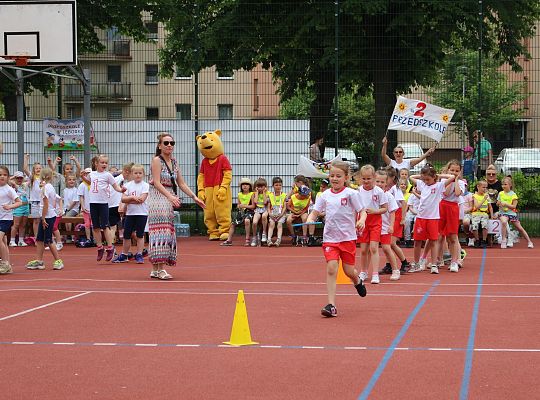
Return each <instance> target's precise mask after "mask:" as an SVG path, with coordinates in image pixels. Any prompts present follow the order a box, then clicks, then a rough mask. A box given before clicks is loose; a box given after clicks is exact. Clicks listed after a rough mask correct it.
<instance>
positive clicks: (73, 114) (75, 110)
mask: <svg viewBox="0 0 540 400" xmlns="http://www.w3.org/2000/svg"><path fill="white" fill-rule="evenodd" d="M80 117H81V108H80V107H68V108H67V119H75V118H80ZM121 117H122V109H120V118H119V119H121ZM109 119H110V118H109Z"/></svg>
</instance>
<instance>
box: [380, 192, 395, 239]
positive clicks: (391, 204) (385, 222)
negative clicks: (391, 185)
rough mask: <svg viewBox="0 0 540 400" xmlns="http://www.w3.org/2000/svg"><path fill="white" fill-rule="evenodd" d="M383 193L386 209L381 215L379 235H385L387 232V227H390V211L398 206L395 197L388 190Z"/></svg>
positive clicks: (393, 210)
mask: <svg viewBox="0 0 540 400" xmlns="http://www.w3.org/2000/svg"><path fill="white" fill-rule="evenodd" d="M385 195H386V198H387V203H388V211H386V212H385V213H384V214H383V215H382V228H381V235H386V234H387V233H388V228H389V227H390V216H391V213H393V212H395V211H396V210H397V209H398V208H399V206H398V203H397V201H396V199H394V196H392V195H391V194H390V193H389V192H386V193H385Z"/></svg>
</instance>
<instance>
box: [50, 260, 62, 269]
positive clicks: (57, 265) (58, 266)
mask: <svg viewBox="0 0 540 400" xmlns="http://www.w3.org/2000/svg"><path fill="white" fill-rule="evenodd" d="M63 268H64V262H63V261H62V260H60V259H58V260H56V261H55V262H54V264H53V269H63Z"/></svg>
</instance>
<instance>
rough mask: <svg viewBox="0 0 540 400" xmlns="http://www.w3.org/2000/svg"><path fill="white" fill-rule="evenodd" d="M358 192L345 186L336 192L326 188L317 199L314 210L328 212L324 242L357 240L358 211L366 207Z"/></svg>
mask: <svg viewBox="0 0 540 400" xmlns="http://www.w3.org/2000/svg"><path fill="white" fill-rule="evenodd" d="M364 208H365V207H364V205H363V204H362V201H361V199H360V197H359V196H358V193H356V191H355V190H354V189H351V188H348V187H345V188H343V189H342V190H341V191H339V192H337V193H334V192H333V190H332V189H328V190H325V191H324V193H323V194H321V195H320V196H318V197H317V199H316V200H315V206H314V207H313V209H314V210H316V211H318V212H320V213H326V217H325V222H324V231H323V242H327V243H341V242H346V241H349V240H356V213H357V212H360V211H362V210H363V209H364Z"/></svg>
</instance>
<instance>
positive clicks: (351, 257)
mask: <svg viewBox="0 0 540 400" xmlns="http://www.w3.org/2000/svg"><path fill="white" fill-rule="evenodd" d="M322 249H323V253H324V258H326V261H327V262H328V261H333V260H339V259H340V258H341V261H343V264H349V265H354V264H355V263H356V242H355V241H354V240H349V241H348V242H340V243H323V244H322Z"/></svg>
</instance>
